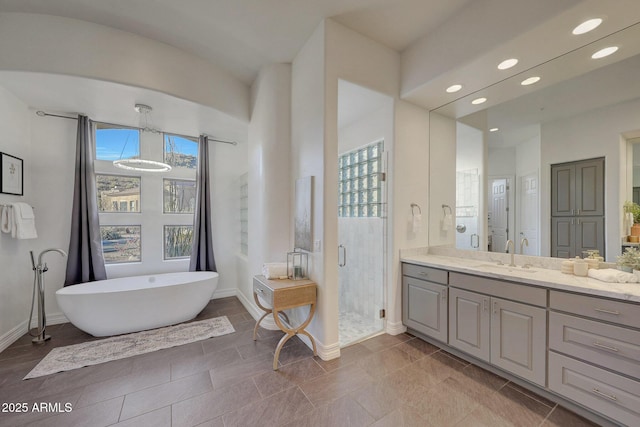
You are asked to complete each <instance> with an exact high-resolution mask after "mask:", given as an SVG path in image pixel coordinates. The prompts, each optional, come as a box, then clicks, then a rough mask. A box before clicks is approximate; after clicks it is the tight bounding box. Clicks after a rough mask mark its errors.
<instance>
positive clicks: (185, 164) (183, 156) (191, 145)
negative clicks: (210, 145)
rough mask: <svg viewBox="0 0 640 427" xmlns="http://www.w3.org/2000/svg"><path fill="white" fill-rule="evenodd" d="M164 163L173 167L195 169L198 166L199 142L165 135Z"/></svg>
mask: <svg viewBox="0 0 640 427" xmlns="http://www.w3.org/2000/svg"><path fill="white" fill-rule="evenodd" d="M164 162H165V163H167V164H169V165H171V166H173V167H179V168H180V167H181V168H188V169H195V168H196V167H197V165H198V141H197V140H196V139H192V138H186V137H184V136H178V135H170V134H166V133H165V134H164Z"/></svg>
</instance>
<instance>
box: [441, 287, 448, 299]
mask: <svg viewBox="0 0 640 427" xmlns="http://www.w3.org/2000/svg"><path fill="white" fill-rule="evenodd" d="M442 299H447V290H446V289H443V290H442Z"/></svg>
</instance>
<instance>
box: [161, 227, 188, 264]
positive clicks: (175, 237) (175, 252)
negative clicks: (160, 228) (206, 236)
mask: <svg viewBox="0 0 640 427" xmlns="http://www.w3.org/2000/svg"><path fill="white" fill-rule="evenodd" d="M192 242H193V226H192V225H165V226H164V259H175V258H188V257H190V256H191V243H192Z"/></svg>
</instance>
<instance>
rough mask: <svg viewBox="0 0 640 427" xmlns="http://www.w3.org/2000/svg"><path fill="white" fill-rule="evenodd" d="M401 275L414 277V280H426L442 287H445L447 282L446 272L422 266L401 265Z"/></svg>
mask: <svg viewBox="0 0 640 427" xmlns="http://www.w3.org/2000/svg"><path fill="white" fill-rule="evenodd" d="M402 274H403V275H404V276H410V277H415V278H416V279H420V280H428V281H430V282H434V283H440V284H443V285H446V284H447V282H448V272H447V271H444V270H438V269H437V268H431V267H424V266H422V265H415V264H407V263H402Z"/></svg>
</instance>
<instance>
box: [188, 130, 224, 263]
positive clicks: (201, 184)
mask: <svg viewBox="0 0 640 427" xmlns="http://www.w3.org/2000/svg"><path fill="white" fill-rule="evenodd" d="M210 186H211V183H210V181H209V138H208V137H207V136H205V135H200V140H199V143H198V176H197V178H196V194H197V196H196V214H195V217H194V221H193V246H192V247H191V260H190V262H189V271H217V270H216V261H215V259H214V257H213V244H212V243H211V242H212V238H211V235H212V230H211V197H210V193H211V191H210V189H211V187H210Z"/></svg>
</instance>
